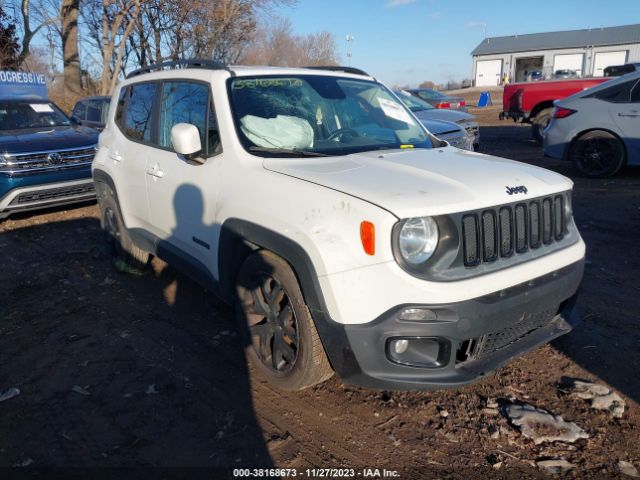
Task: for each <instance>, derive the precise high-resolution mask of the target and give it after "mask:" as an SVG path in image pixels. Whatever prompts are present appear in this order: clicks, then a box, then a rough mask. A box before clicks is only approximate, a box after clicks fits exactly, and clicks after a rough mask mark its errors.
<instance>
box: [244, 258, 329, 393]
mask: <svg viewBox="0 0 640 480" xmlns="http://www.w3.org/2000/svg"><path fill="white" fill-rule="evenodd" d="M236 293H237V308H236V311H237V315H238V321H239V322H240V327H241V328H242V330H243V333H244V337H245V339H246V340H247V344H248V346H247V347H246V353H247V357H248V359H249V361H250V362H251V363H252V364H253V366H254V367H255V370H256V371H257V373H258V374H259V375H260V377H262V378H263V379H265V380H267V381H268V382H270V383H272V384H274V385H276V386H277V387H279V388H282V389H284V390H301V389H303V388H306V387H310V386H312V385H315V384H316V383H319V382H322V381H324V380H327V379H328V378H330V377H331V376H332V375H333V370H332V368H331V365H330V364H329V361H328V359H327V356H326V354H325V352H324V348H323V346H322V343H321V342H320V337H319V336H318V332H317V331H316V328H315V325H314V323H313V319H312V318H311V314H310V313H309V309H308V307H307V305H306V304H305V301H304V298H303V296H302V291H301V290H300V285H299V284H298V280H297V278H296V276H295V274H294V272H293V270H292V269H291V267H290V266H289V264H287V262H285V261H284V260H283V259H282V258H280V257H279V256H277V255H275V254H273V253H271V252H268V251H259V252H256V253H254V254H252V255H251V256H249V258H247V260H246V261H245V262H244V264H243V265H242V267H241V269H240V272H239V274H238V283H237V289H236Z"/></svg>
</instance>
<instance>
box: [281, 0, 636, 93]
mask: <svg viewBox="0 0 640 480" xmlns="http://www.w3.org/2000/svg"><path fill="white" fill-rule="evenodd" d="M275 14H277V15H280V16H283V17H288V18H289V19H290V20H291V22H292V24H293V27H294V30H295V32H296V33H298V34H308V33H312V32H317V31H320V30H328V31H329V32H331V33H333V34H334V35H335V38H336V40H337V42H338V47H339V49H340V57H341V60H342V63H343V64H344V65H347V63H348V59H347V54H346V52H347V41H346V36H347V35H352V36H353V37H354V38H355V40H353V41H352V42H351V51H352V54H353V56H352V62H351V64H352V65H353V66H355V67H359V68H362V69H363V70H365V71H367V72H368V73H370V74H371V75H373V76H375V77H377V78H378V79H379V80H381V81H383V82H384V83H386V84H388V85H400V86H405V85H408V86H417V85H418V84H419V83H420V82H422V81H425V80H431V81H434V82H436V83H444V82H447V81H448V80H457V81H460V80H462V79H464V78H471V67H472V61H471V51H472V50H473V49H474V48H475V47H476V46H477V45H478V44H479V43H480V42H481V41H482V40H483V39H484V35H485V28H486V33H487V36H489V37H498V36H503V35H515V34H524V33H540V32H552V31H558V30H577V29H581V28H599V27H601V26H604V27H610V26H617V25H629V24H640V0H606V1H603V0H555V1H549V0H537V1H535V2H532V1H527V2H523V1H518V0H503V1H496V0H483V1H477V0H476V1H470V0H298V3H297V5H295V6H293V7H290V6H288V7H280V8H278V9H277V10H276V12H275Z"/></svg>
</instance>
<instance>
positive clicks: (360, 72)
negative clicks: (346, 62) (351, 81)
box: [304, 65, 371, 77]
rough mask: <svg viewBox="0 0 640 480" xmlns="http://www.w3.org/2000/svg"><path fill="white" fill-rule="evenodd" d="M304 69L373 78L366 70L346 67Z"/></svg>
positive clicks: (330, 66) (328, 66)
mask: <svg viewBox="0 0 640 480" xmlns="http://www.w3.org/2000/svg"><path fill="white" fill-rule="evenodd" d="M304 68H310V69H312V70H329V71H330V72H344V73H352V74H354V75H365V76H367V77H370V76H371V75H369V74H368V73H367V72H365V71H364V70H360V69H359V68H355V67H344V66H339V65H327V66H313V67H304Z"/></svg>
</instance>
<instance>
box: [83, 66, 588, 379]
mask: <svg viewBox="0 0 640 480" xmlns="http://www.w3.org/2000/svg"><path fill="white" fill-rule="evenodd" d="M93 178H94V181H95V183H96V187H97V194H98V198H99V202H100V207H101V212H102V225H103V228H104V229H105V230H106V231H107V232H108V233H109V234H110V236H111V238H112V239H113V244H114V247H115V248H114V252H115V254H116V255H117V256H118V261H119V262H120V264H121V265H122V262H127V263H128V265H129V266H130V267H132V268H133V267H135V268H140V267H143V266H144V265H145V264H146V263H147V262H148V261H149V258H150V257H151V256H152V255H155V256H158V257H160V258H162V259H164V260H166V261H167V262H169V263H170V264H172V265H174V266H175V267H177V268H178V269H181V270H183V271H184V272H186V273H187V274H188V275H190V276H191V277H193V278H194V279H196V280H197V281H199V282H200V283H202V285H204V286H205V287H206V288H208V289H210V290H211V291H213V292H214V293H216V294H218V295H220V296H221V297H222V298H223V299H226V300H228V301H230V302H231V301H234V302H235V303H236V305H237V311H238V319H239V327H240V329H241V331H242V332H243V338H244V339H245V341H246V344H245V345H246V346H247V354H248V356H249V358H250V359H251V361H252V363H253V364H254V365H255V368H256V370H257V371H258V372H259V373H260V374H261V375H262V376H264V377H265V378H267V379H268V380H270V381H271V382H273V383H274V384H276V385H278V386H280V387H282V388H285V389H300V388H304V387H307V386H310V385H313V384H315V383H317V382H320V381H322V380H325V379H327V378H329V377H330V376H331V375H332V374H333V372H334V371H335V372H337V373H338V374H339V375H340V377H341V378H342V380H343V381H345V382H348V383H354V384H359V385H365V386H369V387H374V388H398V389H410V388H417V389H428V388H440V387H445V386H456V385H461V384H465V383H468V382H471V381H473V380H476V379H478V378H480V377H482V376H483V375H485V374H486V373H488V372H490V371H491V370H494V369H495V368H497V367H498V366H499V365H501V364H503V363H505V362H507V361H508V360H510V359H511V358H513V357H514V356H517V355H520V354H521V353H523V352H525V351H527V350H530V349H532V348H534V347H536V346H538V345H541V344H543V343H545V342H548V341H550V340H552V339H554V338H556V337H558V336H560V335H562V334H564V333H567V332H568V331H569V330H570V329H571V327H572V325H573V324H574V323H575V321H576V318H575V315H573V314H571V312H572V307H573V304H574V299H575V294H576V291H577V289H578V285H579V283H580V280H581V278H582V272H583V258H584V253H585V245H584V243H583V241H582V239H581V238H580V235H579V233H578V231H577V229H576V225H575V223H574V221H573V216H572V212H571V189H572V183H571V181H570V180H569V179H567V178H565V177H563V176H561V175H558V174H556V173H553V172H550V171H547V170H544V169H541V168H538V167H534V166H530V165H526V164H522V163H518V162H514V161H510V160H505V159H501V158H495V157H490V156H487V155H482V154H479V153H473V152H468V151H463V150H458V149H456V148H453V147H451V146H448V145H447V144H446V143H444V142H441V141H438V140H437V139H436V138H435V137H433V136H432V135H431V134H430V133H429V132H427V131H426V130H425V129H424V127H422V126H421V123H420V121H419V120H417V119H416V117H415V116H414V115H413V114H412V113H411V112H410V111H409V110H408V109H406V108H405V107H404V106H403V105H402V103H401V102H400V101H399V100H398V99H397V98H396V97H395V96H394V94H393V93H392V92H391V91H390V90H389V89H387V88H386V87H385V86H384V85H382V84H381V83H379V82H377V81H376V80H375V79H374V78H372V77H370V76H368V75H366V74H365V73H364V72H361V71H358V70H356V69H351V68H332V69H306V68H297V69H285V68H267V67H250V68H249V67H225V66H221V65H217V64H215V63H212V62H206V61H202V62H196V61H193V62H183V63H178V64H175V63H174V64H162V65H155V66H152V67H149V68H147V69H145V70H141V71H137V72H134V73H133V74H131V75H129V77H128V78H127V79H126V80H125V81H124V82H122V83H121V84H120V85H119V86H118V88H117V89H116V91H115V93H114V96H113V101H112V104H111V109H110V112H109V118H108V123H107V126H106V128H105V130H104V132H103V133H102V134H101V135H100V147H99V152H98V154H97V155H96V158H95V161H94V163H93Z"/></svg>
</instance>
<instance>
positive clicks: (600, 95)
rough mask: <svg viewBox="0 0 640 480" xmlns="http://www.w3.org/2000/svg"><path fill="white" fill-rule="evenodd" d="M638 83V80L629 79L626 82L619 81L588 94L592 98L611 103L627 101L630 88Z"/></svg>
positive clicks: (629, 95)
mask: <svg viewBox="0 0 640 480" xmlns="http://www.w3.org/2000/svg"><path fill="white" fill-rule="evenodd" d="M636 83H638V80H630V81H628V82H623V83H619V84H617V85H613V86H611V87H609V88H605V89H604V90H600V91H599V92H596V93H593V94H592V95H590V96H591V97H593V98H597V99H599V100H604V101H605V102H611V103H628V102H630V101H631V90H632V89H633V87H634V85H636Z"/></svg>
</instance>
